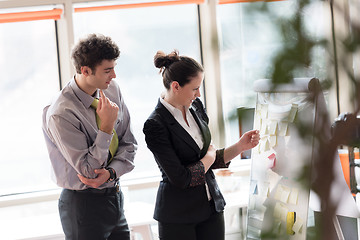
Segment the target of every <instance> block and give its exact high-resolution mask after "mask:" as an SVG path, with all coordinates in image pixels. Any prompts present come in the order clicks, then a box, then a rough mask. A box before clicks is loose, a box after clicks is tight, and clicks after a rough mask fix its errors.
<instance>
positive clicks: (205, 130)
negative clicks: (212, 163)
mask: <svg viewBox="0 0 360 240" xmlns="http://www.w3.org/2000/svg"><path fill="white" fill-rule="evenodd" d="M190 112H191V114H192V115H193V117H194V119H195V121H196V123H197V124H198V125H199V127H200V131H201V133H202V136H203V140H204V146H203V148H202V149H201V153H200V156H201V157H203V156H205V154H206V152H207V150H208V148H209V145H210V142H211V133H210V129H209V127H208V125H207V122H205V121H204V120H203V118H202V116H201V113H200V112H199V111H198V109H195V110H194V109H193V108H192V107H191V108H190Z"/></svg>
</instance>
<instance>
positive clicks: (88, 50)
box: [71, 34, 120, 73]
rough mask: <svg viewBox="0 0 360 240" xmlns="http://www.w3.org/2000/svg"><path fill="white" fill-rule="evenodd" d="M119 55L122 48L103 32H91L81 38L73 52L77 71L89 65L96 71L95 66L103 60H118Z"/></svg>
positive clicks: (79, 71)
mask: <svg viewBox="0 0 360 240" xmlns="http://www.w3.org/2000/svg"><path fill="white" fill-rule="evenodd" d="M119 55H120V50H119V47H118V46H117V45H116V43H115V42H113V41H112V40H111V38H110V37H106V36H104V35H101V34H90V35H88V36H87V37H86V38H84V39H81V40H80V41H79V42H78V43H77V44H76V45H75V46H74V48H73V49H72V52H71V58H72V60H73V64H74V66H75V68H76V72H77V73H81V67H82V66H88V67H89V68H91V70H92V71H95V67H96V66H97V65H98V64H100V63H101V62H102V61H103V60H116V59H117V58H118V57H119Z"/></svg>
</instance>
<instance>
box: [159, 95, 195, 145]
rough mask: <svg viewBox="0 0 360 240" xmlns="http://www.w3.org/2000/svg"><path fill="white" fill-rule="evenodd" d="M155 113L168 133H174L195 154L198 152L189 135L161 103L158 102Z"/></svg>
mask: <svg viewBox="0 0 360 240" xmlns="http://www.w3.org/2000/svg"><path fill="white" fill-rule="evenodd" d="M155 111H157V112H158V113H159V114H160V115H161V116H162V117H163V119H164V121H165V122H166V124H167V126H168V128H169V130H170V131H172V132H174V134H176V135H177V136H178V137H179V138H181V139H182V140H184V142H186V143H187V144H188V145H189V146H190V147H191V148H192V149H194V150H195V151H196V152H199V151H200V149H199V146H198V145H197V144H196V142H195V141H194V139H193V138H192V137H191V136H190V134H189V133H188V132H187V131H186V130H185V129H184V128H183V127H182V126H181V125H180V124H179V123H178V122H177V121H176V119H175V118H174V116H173V115H172V114H171V113H170V112H169V111H168V110H167V109H166V107H165V106H164V105H162V103H161V102H160V100H159V102H158V104H157V106H156V108H155Z"/></svg>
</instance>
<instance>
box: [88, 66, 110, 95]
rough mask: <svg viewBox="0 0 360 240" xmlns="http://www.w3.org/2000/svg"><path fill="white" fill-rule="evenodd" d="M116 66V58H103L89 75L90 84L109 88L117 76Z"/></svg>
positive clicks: (95, 86)
mask: <svg viewBox="0 0 360 240" xmlns="http://www.w3.org/2000/svg"><path fill="white" fill-rule="evenodd" d="M115 66H116V61H115V60H103V61H102V62H101V63H100V64H99V65H97V66H96V67H95V70H94V71H92V74H90V75H89V78H88V81H87V82H88V84H89V85H90V86H92V87H94V88H99V89H107V88H108V87H109V85H110V82H111V80H112V79H113V78H116V74H115V69H114V68H115Z"/></svg>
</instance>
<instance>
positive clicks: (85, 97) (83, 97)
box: [70, 76, 99, 108]
mask: <svg viewBox="0 0 360 240" xmlns="http://www.w3.org/2000/svg"><path fill="white" fill-rule="evenodd" d="M70 87H71V88H72V90H73V91H74V93H75V95H76V97H77V98H78V99H79V100H80V102H82V104H84V106H85V107H86V108H89V107H90V106H91V103H92V102H93V101H94V97H93V96H90V95H89V94H87V93H86V92H84V91H83V90H81V89H80V88H79V86H78V85H77V83H76V81H75V76H74V77H73V78H72V79H71V80H70ZM95 97H96V98H99V89H96V92H95Z"/></svg>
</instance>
